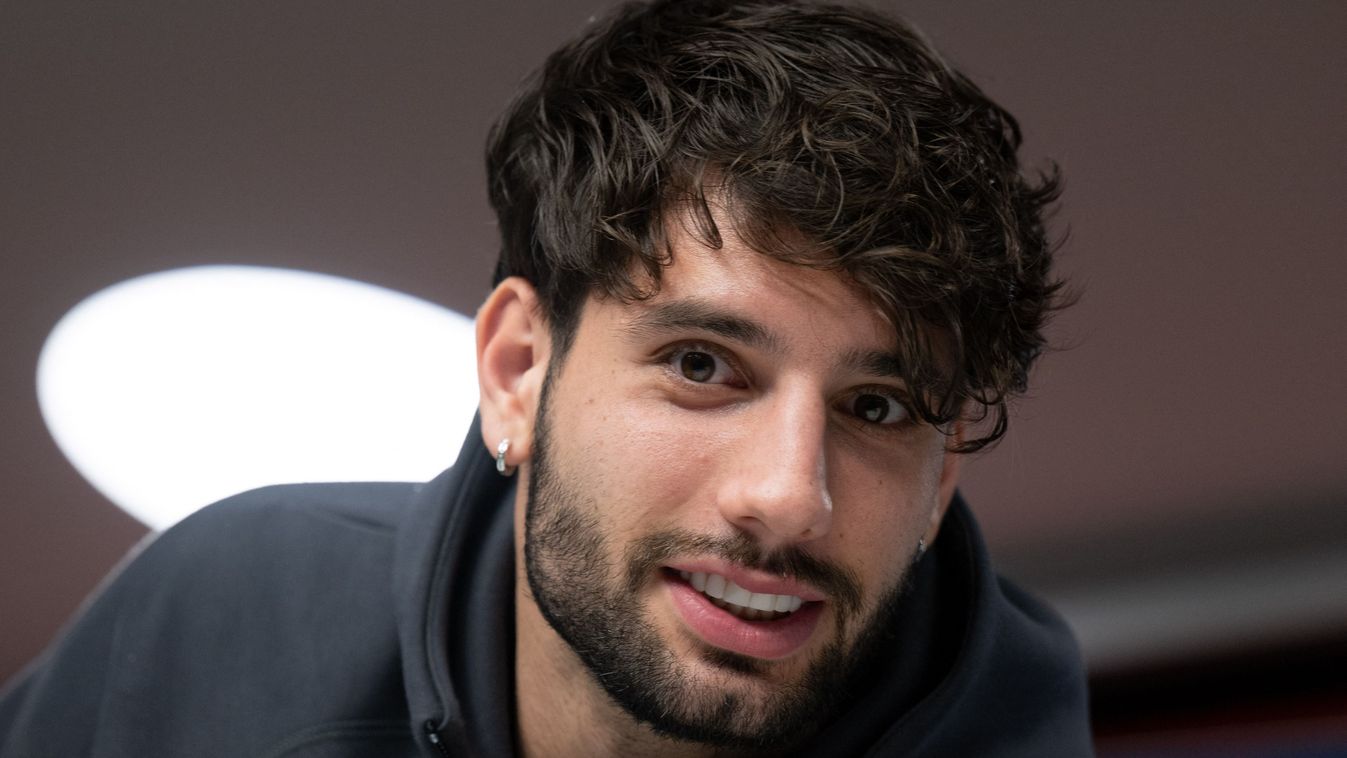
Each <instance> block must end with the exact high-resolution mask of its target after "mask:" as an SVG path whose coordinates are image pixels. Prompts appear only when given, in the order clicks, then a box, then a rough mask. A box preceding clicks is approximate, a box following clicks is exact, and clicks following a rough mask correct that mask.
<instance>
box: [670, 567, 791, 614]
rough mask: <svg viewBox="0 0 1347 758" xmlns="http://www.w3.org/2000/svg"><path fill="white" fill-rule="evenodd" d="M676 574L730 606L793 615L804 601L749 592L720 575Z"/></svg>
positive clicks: (699, 572) (703, 573) (788, 596)
mask: <svg viewBox="0 0 1347 758" xmlns="http://www.w3.org/2000/svg"><path fill="white" fill-rule="evenodd" d="M678 573H679V575H680V576H682V577H683V578H684V579H686V580H687V581H688V583H690V584H691V585H692V586H693V587H694V588H695V589H696V590H697V591H698V592H703V593H706V594H707V595H709V596H711V597H713V598H716V599H717V600H723V601H725V602H726V603H729V604H730V605H737V606H740V607H743V608H752V609H754V610H758V611H775V612H777V613H794V612H795V611H797V610H799V609H800V606H801V605H804V600H803V599H802V598H798V597H796V596H794V595H772V594H769V593H766V592H749V591H748V590H746V589H744V588H743V587H740V586H739V585H737V584H735V583H734V582H731V581H730V580H728V579H726V578H725V577H723V576H721V575H720V574H708V573H705V572H702V571H680V572H678Z"/></svg>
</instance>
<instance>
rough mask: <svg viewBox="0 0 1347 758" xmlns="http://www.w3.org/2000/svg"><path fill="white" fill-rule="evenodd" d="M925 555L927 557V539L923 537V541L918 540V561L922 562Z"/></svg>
mask: <svg viewBox="0 0 1347 758" xmlns="http://www.w3.org/2000/svg"><path fill="white" fill-rule="evenodd" d="M923 555H926V538H925V537H922V538H921V539H919V540H917V560H921V557H922V556H923Z"/></svg>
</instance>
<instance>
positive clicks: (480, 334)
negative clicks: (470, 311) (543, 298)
mask: <svg viewBox="0 0 1347 758" xmlns="http://www.w3.org/2000/svg"><path fill="white" fill-rule="evenodd" d="M550 351H551V339H550V335H549V332H548V329H547V324H546V321H545V319H544V317H543V315H542V313H541V311H540V310H539V307H538V296H537V292H536V290H534V288H533V285H531V284H529V283H528V282H527V281H526V280H524V279H521V278H519V277H510V278H508V279H506V280H505V281H503V282H501V283H500V284H499V285H498V286H497V287H496V289H495V290H493V291H492V293H491V294H490V296H488V297H487V299H486V302H484V303H482V307H481V308H479V309H478V311H477V382H478V387H479V388H480V390H481V399H480V413H481V417H482V444H484V445H485V446H486V448H487V450H488V451H489V452H490V454H491V455H492V456H493V457H495V456H496V455H497V451H498V450H499V447H500V443H501V441H502V440H507V439H508V440H509V449H508V451H507V453H506V458H507V460H506V463H507V464H508V466H510V467H513V466H517V465H519V463H520V462H521V461H523V460H525V459H527V458H528V457H529V454H530V452H531V450H532V445H533V424H534V419H535V417H536V414H537V410H538V397H539V393H540V391H541V389H542V382H543V377H544V376H545V375H546V373H547V362H548V359H549V357H550Z"/></svg>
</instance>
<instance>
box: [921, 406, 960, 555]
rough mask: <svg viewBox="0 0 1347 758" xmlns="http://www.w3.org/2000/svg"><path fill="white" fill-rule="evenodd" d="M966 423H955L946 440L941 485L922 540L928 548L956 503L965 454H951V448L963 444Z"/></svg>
mask: <svg viewBox="0 0 1347 758" xmlns="http://www.w3.org/2000/svg"><path fill="white" fill-rule="evenodd" d="M963 432H964V422H963V420H962V419H960V420H958V421H955V422H954V432H953V433H952V434H951V435H950V436H949V437H948V438H946V440H945V443H944V444H945V452H944V459H943V460H942V461H941V463H940V484H939V485H938V489H937V490H936V504H935V509H934V510H932V511H931V520H930V523H929V524H928V525H927V527H926V534H924V535H922V539H923V540H925V541H926V545H927V547H929V546H930V545H932V544H933V543H934V542H935V537H936V535H937V534H939V533H940V524H941V523H942V522H943V521H944V520H945V512H946V511H948V510H949V504H950V503H951V502H953V501H954V491H955V489H956V488H957V487H958V486H959V469H960V468H961V467H962V466H963V459H964V454H963V453H953V452H950V450H949V448H951V447H954V446H956V445H958V444H959V443H960V442H963Z"/></svg>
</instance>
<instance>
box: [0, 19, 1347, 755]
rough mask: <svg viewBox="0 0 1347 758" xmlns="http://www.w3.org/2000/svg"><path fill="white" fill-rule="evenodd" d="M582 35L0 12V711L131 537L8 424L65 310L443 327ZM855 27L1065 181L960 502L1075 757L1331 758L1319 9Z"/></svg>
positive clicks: (1338, 120)
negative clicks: (1051, 264)
mask: <svg viewBox="0 0 1347 758" xmlns="http://www.w3.org/2000/svg"><path fill="white" fill-rule="evenodd" d="M606 5H607V4H606V3H602V2H597V1H596V0H548V1H546V2H544V1H542V0H537V1H534V2H514V3H499V4H491V5H487V4H477V3H446V2H401V3H366V2H354V1H353V0H324V1H323V2H318V1H317V0H291V1H290V2H285V3H270V2H257V1H250V2H235V3H218V4H202V3H178V2H169V1H168V0H144V1H143V2H138V3H134V4H122V3H96V2H71V1H69V0H42V1H39V0H10V2H4V3H0V263H2V265H3V275H2V276H0V314H3V327H2V328H0V340H3V347H0V350H3V355H4V360H3V361H0V414H2V415H0V418H3V420H4V430H3V432H0V452H3V454H2V455H0V679H5V678H8V677H9V676H10V675H12V674H13V673H15V672H16V671H18V670H19V669H20V668H21V667H22V666H24V665H25V664H26V663H27V662H28V661H29V660H31V659H32V658H33V657H34V656H35V655H37V654H38V653H39V652H40V650H41V649H42V648H43V647H44V646H45V645H46V644H47V643H48V642H49V641H50V640H51V638H52V636H53V635H54V634H55V633H56V632H57V630H58V628H59V627H60V625H61V624H62V623H63V621H64V620H65V619H66V618H68V617H69V616H70V614H71V613H72V612H73V611H74V610H75V609H76V607H77V606H78V604H79V603H80V602H81V600H82V599H83V598H84V597H85V596H86V595H87V594H88V593H89V592H90V591H92V590H93V588H94V587H95V585H96V583H97V582H98V581H99V579H100V578H101V577H102V576H103V575H104V574H105V573H106V572H107V571H108V570H109V568H110V567H112V566H113V565H114V564H115V563H116V561H117V560H118V559H119V558H120V557H121V556H122V555H123V554H124V553H125V552H126V551H127V550H128V548H130V547H131V546H132V545H133V544H134V543H135V542H136V541H137V540H138V539H140V538H141V537H142V536H143V535H144V534H145V532H146V527H145V526H143V525H142V524H141V523H139V522H138V521H136V520H135V519H133V518H132V517H130V516H128V515H126V514H125V513H124V512H123V511H121V510H120V509H118V508H117V507H116V506H114V505H113V504H112V503H111V502H110V501H108V500H107V499H106V498H105V497H103V496H102V495H100V494H99V493H98V491H96V490H95V489H93V488H92V487H91V486H90V485H89V484H88V483H87V482H86V481H85V480H84V479H83V478H82V477H81V476H80V475H79V474H78V473H77V472H76V470H75V469H74V468H73V467H72V466H71V465H70V463H69V462H67V460H66V458H65V457H64V456H63V455H62V453H61V451H60V450H59V449H58V448H57V447H56V445H55V443H54V442H53V440H52V437H51V435H50V433H49V432H48V430H47V427H46V426H45V425H44V422H43V419H42V416H41V415H40V413H39V410H38V405H37V400H36V394H35V381H34V375H35V369H36V365H37V358H38V354H39V350H40V349H41V346H42V344H43V341H44V340H45V339H46V337H47V335H48V334H49V333H50V331H51V329H52V327H53V326H54V325H55V324H56V322H57V321H58V320H59V319H60V318H61V317H62V315H63V314H65V313H66V312H67V311H68V310H69V309H70V308H72V307H73V306H74V305H76V304H77V303H78V302H80V301H81V300H82V299H84V298H86V297H88V296H89V295H91V294H93V293H95V292H97V291H98V290H100V289H102V288H105V287H107V286H110V285H112V284H115V283H117V282H120V281H123V280H125V279H128V278H131V277H135V276H139V275H143V274H147V273H151V272H156V271H162V270H166V269H172V268H177V267H183V266H190V265H197V264H213V263H231V264H258V265H266V266H282V267H289V268H297V269H305V270H311V271H318V272H326V273H330V274H335V275H339V276H343V277H348V278H352V279H358V280H362V281H366V282H372V283H375V284H379V285H382V286H385V287H389V288H392V289H396V290H399V291H402V292H406V293H410V294H412V295H415V296H417V297H420V298H424V299H426V300H429V301H432V302H434V303H438V304H441V305H443V306H445V307H448V308H451V309H454V310H456V311H459V312H461V313H465V314H469V315H471V313H472V312H473V311H474V309H475V308H476V306H477V304H478V303H479V302H480V300H481V299H482V298H483V296H484V295H485V294H486V292H487V291H488V285H489V272H490V265H491V263H492V261H493V260H494V255H495V249H496V242H495V229H494V222H493V219H492V217H491V215H490V213H489V211H488V207H487V204H486V199H485V191H484V172H483V166H482V159H481V152H482V145H483V142H484V139H485V135H486V131H487V128H488V126H489V124H490V123H491V121H492V119H493V118H494V116H495V115H496V114H497V113H498V112H499V111H500V110H501V109H502V108H503V106H504V105H505V103H506V102H507V100H508V98H509V96H510V93H511V92H512V90H513V88H514V86H515V84H516V83H517V82H518V81H519V80H520V79H521V78H522V77H523V76H524V75H525V74H526V73H527V72H528V71H529V70H530V69H531V68H532V67H534V66H535V65H537V64H538V63H539V62H540V61H541V58H542V57H543V56H544V55H545V53H546V52H548V51H550V50H551V49H553V48H554V47H555V46H556V45H557V44H559V43H560V42H561V41H562V40H563V39H565V38H567V37H569V36H570V35H572V34H573V33H575V32H576V31H578V30H579V29H580V28H581V27H582V26H583V25H584V23H585V21H586V20H587V19H588V18H589V17H590V16H591V15H593V14H595V13H597V12H600V11H602V10H603V9H604V8H605V7H606ZM875 5H877V6H879V7H883V8H886V9H888V10H891V11H896V12H897V13H899V14H900V15H903V16H904V17H906V18H908V19H909V20H910V21H912V22H914V23H915V24H916V25H917V26H918V27H920V28H921V29H922V30H924V31H925V33H926V34H927V35H928V36H929V37H930V38H931V39H932V40H933V41H934V43H935V44H936V46H937V47H938V48H940V49H941V50H942V51H944V52H945V53H946V55H947V56H948V57H949V58H951V59H952V60H953V61H954V62H955V63H956V65H958V66H960V67H961V68H962V69H963V70H964V71H965V72H967V73H968V74H970V75H971V77H972V78H973V79H974V80H975V81H977V82H978V83H979V84H981V85H982V86H983V87H984V88H985V89H986V90H987V91H988V92H989V93H990V94H991V95H992V96H993V97H995V98H996V99H998V100H999V101H1000V102H1001V103H1002V104H1004V105H1006V106H1007V107H1008V108H1009V109H1010V110H1011V111H1012V112H1014V113H1015V114H1016V115H1017V116H1018V117H1019V118H1020V121H1021V123H1022V125H1023V127H1024V132H1025V135H1026V144H1025V151H1024V154H1025V157H1026V159H1027V163H1028V165H1029V166H1031V167H1032V166H1043V165H1045V163H1044V162H1045V161H1046V160H1049V159H1051V160H1054V161H1056V162H1057V163H1058V164H1060V166H1061V168H1062V170H1063V172H1064V174H1065V176H1066V192H1065V195H1064V198H1063V201H1062V203H1061V207H1060V210H1059V212H1058V214H1057V216H1056V218H1055V220H1054V225H1055V226H1054V229H1055V232H1056V233H1057V234H1058V235H1059V236H1062V237H1064V238H1065V243H1064V246H1063V248H1062V251H1061V254H1060V270H1061V272H1062V273H1063V274H1064V275H1066V276H1067V277H1068V278H1069V279H1070V280H1071V281H1072V283H1073V285H1074V287H1075V288H1076V290H1077V291H1078V292H1079V293H1080V295H1081V299H1080V302H1079V304H1078V305H1077V306H1076V307H1075V308H1073V309H1072V310H1070V311H1067V312H1065V313H1063V314H1062V315H1061V316H1060V317H1059V318H1058V320H1057V321H1056V322H1055V323H1054V324H1053V326H1052V330H1051V334H1052V336H1053V338H1054V340H1055V342H1056V343H1057V344H1058V345H1059V346H1060V347H1061V348H1062V349H1061V350H1059V351H1057V352H1054V353H1051V354H1049V355H1047V356H1046V357H1045V358H1044V360H1043V361H1042V362H1041V364H1040V367H1039V369H1038V371H1037V374H1036V376H1035V382H1034V385H1033V391H1032V394H1031V396H1030V397H1028V398H1026V399H1025V400H1024V401H1023V402H1021V403H1020V404H1019V405H1018V406H1017V408H1016V410H1015V413H1014V417H1013V420H1012V427H1011V433H1010V436H1009V437H1008V438H1007V439H1006V440H1005V441H1004V442H1003V443H1002V444H1001V445H1000V446H999V447H998V448H997V449H995V450H993V451H992V452H991V453H989V454H985V455H982V456H979V457H978V458H977V459H976V460H975V461H974V462H973V463H972V465H971V466H969V467H967V468H966V469H965V470H966V471H967V483H966V485H965V486H964V491H965V493H966V494H967V495H968V497H969V499H970V501H971V502H972V504H973V506H974V509H975V510H976V511H977V513H978V515H979V517H980V519H981V521H982V524H983V526H984V529H985V531H986V536H987V539H988V541H989V543H990V545H991V549H992V552H993V555H994V558H995V559H996V560H997V562H998V563H999V564H1000V566H1001V567H1002V569H1003V571H1004V572H1005V573H1007V574H1009V575H1010V576H1012V577H1014V578H1015V579H1017V580H1019V581H1020V582H1022V583H1024V584H1026V585H1028V586H1030V587H1032V588H1033V589H1034V590H1035V591H1036V592H1037V593H1039V594H1041V595H1043V596H1045V597H1047V598H1049V599H1050V600H1052V601H1053V602H1054V603H1055V604H1056V605H1057V606H1058V607H1059V608H1060V609H1061V610H1062V611H1063V612H1064V613H1065V614H1066V615H1067V616H1068V618H1069V620H1070V621H1071V622H1072V623H1073V625H1074V626H1075V628H1076V630H1077V633H1078V635H1079V636H1080V638H1081V640H1082V643H1083V645H1084V647H1085V651H1086V655H1087V658H1088V661H1089V664H1090V666H1091V672H1092V673H1091V678H1092V686H1093V693H1094V695H1093V698H1094V706H1093V707H1094V712H1095V723H1096V730H1097V734H1098V738H1099V745H1100V752H1101V754H1103V755H1146V754H1186V755H1200V754H1208V753H1204V752H1203V751H1210V752H1209V754H1211V755H1243V754H1248V755H1260V754H1268V755H1272V754H1275V755H1305V756H1308V755H1341V754H1347V674H1344V672H1347V508H1344V506H1347V465H1344V454H1343V450H1344V449H1345V448H1347V403H1345V402H1344V398H1345V397H1347V338H1345V337H1344V336H1343V333H1342V326H1343V325H1344V324H1347V298H1344V296H1343V295H1344V292H1347V258H1345V257H1344V255H1343V249H1342V245H1343V242H1342V241H1343V239H1344V238H1347V222H1345V221H1344V215H1345V213H1344V201H1345V200H1347V53H1345V52H1344V46H1343V44H1342V40H1344V39H1347V4H1343V3H1339V2H1327V1H1325V2H1309V1H1303V2H1296V3H1282V2H1272V1H1267V2H1253V1H1244V2H1216V1H1215V0H1210V1H1206V2H1202V1H1199V0H1192V1H1190V2H1184V3H1162V2H1133V3H1117V4H1111V3H1097V2H1066V1H1065V0H1045V1H1044V2H1036V3H1033V4H1027V3H1013V4H1012V3H1004V2H990V1H988V2H959V3H951V2H940V1H937V0H922V1H918V2H904V3H888V2H886V3H875ZM240 306H241V307H246V303H240ZM90 378H91V380H93V381H97V379H98V377H90ZM351 401H352V402H353V403H357V402H359V401H360V399H359V398H352V399H351ZM457 444H458V442H457V440H447V441H446V443H445V451H446V452H445V456H446V463H447V462H448V460H450V459H451V457H452V455H453V454H454V452H455V451H456V449H457ZM227 464H228V461H222V462H221V465H227ZM174 475H175V474H174V471H172V470H166V471H164V472H163V476H165V477H173V476H174Z"/></svg>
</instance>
